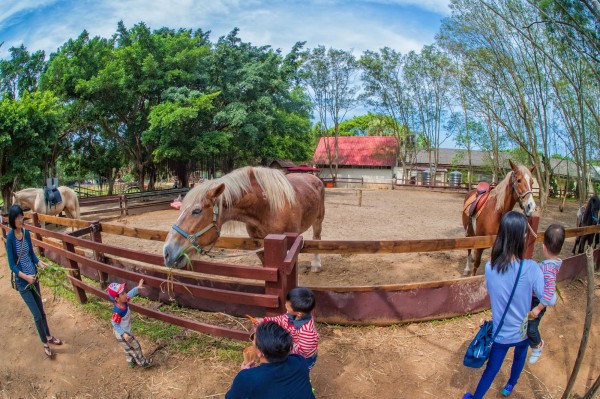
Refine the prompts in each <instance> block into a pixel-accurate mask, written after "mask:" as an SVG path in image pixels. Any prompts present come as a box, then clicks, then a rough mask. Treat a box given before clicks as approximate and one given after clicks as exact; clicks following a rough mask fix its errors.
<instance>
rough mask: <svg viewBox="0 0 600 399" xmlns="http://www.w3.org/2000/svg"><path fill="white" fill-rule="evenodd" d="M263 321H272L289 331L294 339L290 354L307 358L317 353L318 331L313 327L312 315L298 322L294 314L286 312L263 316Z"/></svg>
mask: <svg viewBox="0 0 600 399" xmlns="http://www.w3.org/2000/svg"><path fill="white" fill-rule="evenodd" d="M263 321H274V322H275V323H277V324H279V325H280V326H281V327H283V328H284V329H285V330H286V331H288V332H289V333H290V335H291V336H292V339H293V341H294V347H293V348H292V351H291V352H290V353H291V354H297V355H302V356H304V357H305V358H309V357H311V356H314V355H315V354H316V353H317V348H318V346H319V333H318V332H317V329H316V328H315V321H314V320H313V318H312V316H310V315H309V317H307V318H306V321H305V322H304V323H298V322H299V321H300V320H297V319H294V316H292V315H290V314H288V313H286V314H283V315H281V316H275V317H265V318H264V319H263ZM294 321H295V323H294ZM299 324H301V325H299Z"/></svg>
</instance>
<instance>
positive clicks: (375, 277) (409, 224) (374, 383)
mask: <svg viewBox="0 0 600 399" xmlns="http://www.w3.org/2000/svg"><path fill="white" fill-rule="evenodd" d="M462 197H463V195H461V194H457V193H436V192H429V191H408V190H395V191H383V190H382V191H377V190H376V191H363V196H362V206H361V207H359V206H358V193H357V192H355V191H352V190H328V192H327V199H326V216H325V223H324V228H323V239H360V240H392V239H396V240H397V239H425V238H436V237H439V238H449V237H462V236H463V235H464V234H463V229H462V226H461V219H460V210H461V209H462ZM577 206H578V204H575V203H567V207H566V209H565V212H564V213H561V212H559V211H558V202H552V203H550V205H549V207H548V209H547V210H546V211H545V212H544V214H543V215H542V216H541V219H540V227H539V230H543V229H545V227H547V226H548V225H549V224H550V223H552V222H560V223H563V224H564V225H565V226H566V227H574V225H575V212H576V209H577ZM176 217H177V211H174V210H162V211H157V212H152V213H146V214H141V215H136V216H130V217H128V218H120V219H117V220H114V221H112V223H121V224H125V225H127V226H130V227H145V228H154V229H164V230H166V229H168V228H169V226H170V225H171V224H173V222H174V221H175V219H176ZM225 234H227V235H244V230H243V229H241V228H240V227H239V226H236V225H233V226H232V227H231V228H230V229H229V230H228V231H227V230H226V233H225ZM305 236H306V238H310V237H311V235H310V231H309V232H307V234H306V235H305ZM103 241H104V242H107V243H119V245H123V246H127V247H131V248H137V249H143V250H146V251H152V252H154V251H156V252H160V250H161V244H160V243H156V242H152V241H141V240H135V239H126V238H122V237H111V236H108V235H105V236H103ZM572 245H573V241H572V240H568V241H567V242H566V243H565V247H564V250H563V257H566V256H568V254H569V253H570V250H571V248H572ZM539 252H540V251H539V250H536V259H538V260H540V256H541V255H540V254H539ZM465 255H466V254H465V253H464V251H454V252H447V253H432V254H402V255H377V256H375V255H352V256H347V255H343V254H342V255H326V256H323V272H321V273H319V274H312V273H309V272H303V273H301V275H300V284H301V285H309V286H317V285H371V284H393V283H402V282H414V281H429V280H438V279H448V278H460V276H461V274H462V270H463V268H464V263H465ZM487 256H488V255H487V254H484V259H487ZM310 259H311V257H310V256H308V255H302V256H301V263H302V264H303V265H305V266H306V265H308V264H309V262H310ZM241 261H242V262H244V263H252V262H256V263H257V262H258V261H257V260H256V259H255V258H254V257H249V258H244V259H243V260H241ZM0 263H2V266H0V270H1V272H0V284H4V285H3V287H4V289H3V290H1V291H0V298H1V300H2V303H3V306H2V307H0V318H1V320H3V323H2V324H1V325H0V331H1V336H2V340H3V345H2V350H1V351H0V397H3V398H87V397H91V398H95V397H112V398H187V397H194V398H222V397H224V394H225V392H226V391H227V390H228V388H229V386H230V384H231V381H232V380H233V377H234V376H235V374H236V373H237V371H238V368H239V362H240V361H241V354H240V355H239V357H236V358H232V359H227V358H224V357H223V356H219V353H220V352H221V351H222V349H223V348H224V347H227V346H228V343H227V341H224V340H219V339H214V340H212V341H211V340H209V342H210V345H209V346H208V347H207V348H205V350H201V351H198V352H197V353H181V352H179V351H177V350H176V349H175V345H171V344H170V343H166V346H163V345H164V344H165V343H161V342H158V341H154V340H151V339H150V338H148V337H146V336H143V335H140V336H139V337H138V338H139V340H140V342H141V344H142V348H144V350H145V351H146V352H148V351H153V350H154V349H156V348H159V349H158V350H157V351H156V352H155V353H154V355H153V356H154V358H155V361H156V362H157V364H158V365H157V366H156V367H154V368H152V369H148V370H140V369H128V368H127V367H126V365H125V361H124V356H123V354H122V350H121V348H120V347H119V345H118V344H117V343H116V342H115V340H114V337H113V335H112V331H111V326H110V322H109V320H102V319H98V318H95V317H93V316H90V315H89V314H88V313H86V312H85V311H83V310H82V309H81V307H80V306H78V305H76V304H74V303H72V302H70V301H69V300H67V299H64V298H60V297H54V296H53V294H52V292H50V291H49V290H48V289H46V288H44V289H43V290H42V295H43V297H44V298H45V299H46V303H45V308H46V313H47V315H48V320H49V325H50V328H51V330H52V332H53V334H55V335H56V336H58V337H60V338H61V339H63V340H64V342H65V344H64V345H62V346H60V347H55V352H56V355H55V358H54V359H52V360H49V359H47V358H46V357H45V356H44V353H43V351H42V346H41V344H40V343H39V341H38V338H37V334H36V332H35V328H34V325H33V321H32V319H31V315H30V313H29V311H28V310H27V309H26V307H25V306H24V304H23V302H22V300H21V298H20V296H19V294H18V293H17V292H16V291H14V290H12V289H10V286H9V284H8V273H7V270H8V267H7V266H6V257H5V255H4V254H3V253H2V255H1V256H0ZM560 289H561V293H562V297H563V298H564V302H559V304H558V306H556V307H555V308H553V309H549V310H548V312H547V313H546V316H545V317H544V320H543V322H542V323H541V332H542V335H543V337H544V339H545V341H546V349H545V350H544V352H543V355H542V358H541V360H540V361H539V362H538V363H537V364H536V365H534V366H529V365H527V366H526V368H525V371H524V372H523V374H522V377H521V379H520V381H519V384H518V385H517V386H516V388H515V391H514V392H513V395H512V396H511V397H515V398H522V399H524V398H535V399H542V398H543V399H549V398H560V397H561V395H562V392H563V391H564V388H565V386H566V385H567V382H568V377H569V375H570V373H571V371H572V369H573V365H574V361H575V359H576V357H577V352H578V350H579V342H580V339H581V334H582V330H583V321H584V317H585V301H586V294H585V281H581V280H576V281H573V282H568V283H563V284H561V285H560ZM594 299H595V301H596V306H595V307H594V314H593V317H594V323H593V328H592V333H591V336H590V339H589V341H588V347H587V351H586V356H585V359H584V362H583V365H582V368H581V370H580V372H579V378H578V380H577V381H576V384H575V389H574V393H576V394H577V395H583V393H584V392H585V391H586V390H587V389H588V388H589V386H590V385H591V384H592V383H593V382H594V381H595V379H596V378H597V376H598V374H599V373H600V361H599V359H598V357H599V356H598V353H599V352H598V349H599V347H600V337H599V334H600V332H599V331H598V326H600V323H598V319H599V317H600V307H599V306H598V305H597V302H598V300H600V289H599V288H598V287H596V290H595V293H594ZM105 306H107V307H108V306H109V304H108V302H106V305H105ZM317 306H318V305H317ZM135 317H140V316H139V315H134V318H135ZM484 317H489V314H488V312H484V313H482V314H476V315H471V316H465V317H460V318H455V319H452V320H442V321H433V322H425V323H409V324H403V325H395V326H390V327H340V326H335V325H326V324H319V325H318V329H319V332H320V334H321V344H320V348H319V359H318V361H317V364H316V366H315V368H314V370H313V372H312V376H311V378H312V382H313V385H314V387H315V389H316V396H317V398H375V397H377V398H382V399H388V398H389V399H392V398H393V399H397V398H460V397H462V395H463V393H464V392H465V391H467V390H473V389H474V387H475V386H476V384H477V381H478V379H479V376H480V375H481V371H482V370H473V369H468V368H465V367H464V366H462V356H463V355H464V352H465V350H466V347H467V345H468V343H469V341H470V339H471V338H472V337H473V336H474V334H475V331H476V329H477V328H478V325H479V322H480V320H481V319H483V318H484ZM317 321H318V320H317ZM134 333H135V331H134ZM193 334H196V333H191V335H193ZM510 361H512V355H511V354H510V353H509V355H508V357H507V360H506V363H505V364H504V366H503V368H502V370H501V372H500V373H499V375H498V377H497V378H496V380H495V382H494V384H493V385H492V388H491V390H490V392H489V393H488V395H487V397H489V398H499V397H501V395H500V390H501V389H502V387H503V385H504V383H505V382H506V380H507V378H508V374H509V369H510V364H509V362H510Z"/></svg>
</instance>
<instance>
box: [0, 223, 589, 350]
mask: <svg viewBox="0 0 600 399" xmlns="http://www.w3.org/2000/svg"><path fill="white" fill-rule="evenodd" d="M31 218H32V220H33V223H34V225H29V227H28V228H29V229H31V231H32V233H33V235H34V244H35V245H36V246H38V248H39V250H40V251H41V252H45V255H46V256H48V257H49V258H50V259H51V260H53V261H56V262H58V263H61V264H63V265H65V266H67V267H69V268H70V272H69V279H70V281H71V282H72V284H73V289H74V291H75V295H76V297H77V298H78V300H80V301H81V302H85V301H86V300H87V296H86V293H92V294H94V295H97V296H99V297H102V298H105V299H108V298H107V296H106V295H105V294H104V292H103V291H102V290H101V289H100V288H97V287H95V286H93V285H90V284H87V283H85V282H83V281H82V280H81V274H83V275H85V276H87V277H90V278H93V279H94V280H96V281H98V282H99V284H100V286H101V288H105V287H106V285H107V284H108V282H109V281H115V280H116V281H123V280H125V281H128V282H131V283H134V284H135V283H136V282H137V281H138V280H139V278H142V277H143V278H144V279H145V280H146V282H147V285H148V291H149V293H148V295H147V296H148V297H149V298H150V299H153V300H161V301H163V302H169V301H171V300H172V299H174V300H176V301H177V302H178V303H179V304H180V305H181V306H187V307H192V308H197V309H202V310H208V311H219V312H226V313H229V314H233V315H236V316H243V315H244V314H246V313H248V314H255V315H262V314H266V315H273V314H280V313H282V312H284V304H285V295H286V293H287V292H288V290H289V289H291V288H292V287H295V286H297V285H298V279H297V268H298V267H297V263H298V256H299V253H301V252H303V253H343V254H348V253H356V254H360V253H362V254H375V253H404V252H431V251H440V250H464V249H467V248H487V247H490V246H491V245H492V243H493V240H494V237H493V236H487V237H471V238H456V239H441V240H437V239H433V240H408V241H405V240H402V241H400V240H398V241H394V240H392V241H373V242H370V241H339V240H328V241H325V240H323V241H317V240H312V241H303V240H302V236H298V235H294V234H287V235H270V236H268V237H267V238H266V239H265V240H256V239H250V238H233V237H222V238H220V239H219V240H218V242H217V244H216V246H219V247H224V248H235V249H240V248H244V249H255V248H260V247H261V246H263V247H264V259H265V262H264V266H263V267H256V266H249V265H233V264H226V263H214V262H203V261H199V260H194V261H192V263H191V270H172V269H167V268H165V267H163V266H162V257H161V256H160V255H157V254H150V253H145V252H140V251H135V250H132V249H127V248H123V247H119V246H114V245H107V244H104V243H102V235H103V234H120V235H126V236H129V237H136V238H140V239H148V240H159V241H163V240H164V239H165V237H166V234H167V233H166V232H164V231H153V230H149V229H132V228H128V227H124V226H116V225H111V224H109V223H99V222H89V221H84V220H72V219H67V218H58V217H54V216H47V215H39V214H32V215H31ZM42 221H43V222H51V223H57V224H63V225H66V226H71V227H75V228H77V229H78V230H76V231H74V232H70V233H61V232H56V231H49V230H45V229H42V228H41V227H39V226H40V225H41V222H42ZM532 226H534V229H536V227H537V224H532ZM1 228H2V232H3V234H4V235H6V232H7V231H8V230H9V227H8V226H7V221H6V218H4V219H3V223H2V225H1ZM597 232H600V226H588V227H580V228H572V229H567V230H566V236H567V237H574V236H578V235H584V234H592V233H597ZM88 237H89V238H88ZM542 240H543V233H542V232H540V233H538V237H537V240H536V241H537V242H541V241H542ZM529 248H530V249H531V250H532V249H533V244H532V243H531V242H530V247H529ZM599 258H600V257H599V256H598V251H596V258H595V259H596V264H598V261H599ZM583 270H585V256H584V255H579V256H574V257H570V258H567V259H564V260H563V266H562V267H561V271H560V274H559V279H558V281H561V280H564V279H567V278H574V277H576V276H578V275H579V274H580V273H581V271H583ZM175 276H176V277H177V281H173V277H175ZM164 287H171V288H169V289H168V290H167V292H166V293H165V292H164V290H161V288H164ZM310 288H311V289H312V290H313V291H314V292H315V295H316V297H317V301H318V303H319V306H318V308H317V309H316V310H315V317H316V318H317V320H319V321H324V322H330V323H340V324H379V325H387V324H392V323H398V322H406V321H422V320H431V319H439V318H445V317H454V316H458V315H461V314H465V313H471V312H478V311H481V310H484V309H487V308H489V299H488V297H487V291H486V289H485V280H484V278H483V276H476V277H469V278H460V279H453V280H447V281H430V282H420V283H411V284H390V285H380V286H374V287H369V286H359V287H328V286H319V287H310ZM144 312H146V313H144ZM140 313H144V314H148V315H151V317H156V318H158V319H160V320H164V321H167V322H173V324H177V325H181V326H184V327H187V328H191V329H194V330H196V331H201V332H207V333H211V334H214V335H218V336H225V337H229V338H233V339H247V337H248V332H247V331H244V330H236V329H233V330H232V329H229V328H225V327H219V326H211V325H205V324H202V323H198V324H194V322H191V321H189V323H190V324H186V323H188V321H185V320H183V319H177V318H172V317H174V316H170V315H167V314H165V313H162V312H157V311H152V310H151V309H140Z"/></svg>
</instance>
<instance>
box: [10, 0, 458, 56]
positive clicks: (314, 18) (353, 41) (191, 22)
mask: <svg viewBox="0 0 600 399" xmlns="http://www.w3.org/2000/svg"><path fill="white" fill-rule="evenodd" d="M448 4H449V0H363V1H342V0H339V1H338V0H304V1H301V0H300V1H296V0H269V1H259V0H161V1H156V0H3V1H2V7H1V8H0V43H1V42H3V41H4V45H3V46H2V47H0V58H7V57H8V49H9V48H10V47H11V46H19V45H21V44H24V45H25V47H27V49H28V50H29V51H30V52H32V51H35V50H44V51H46V56H48V55H49V54H50V53H51V52H53V51H56V49H57V48H58V47H59V46H60V45H62V44H63V43H64V42H65V41H66V40H68V39H69V38H75V37H77V36H78V35H79V34H80V33H81V32H82V31H83V30H84V29H85V30H87V31H88V32H89V33H90V34H91V35H92V36H102V37H110V36H111V35H112V34H113V33H114V32H115V30H116V26H117V22H118V21H119V20H123V22H124V23H125V25H126V26H127V27H128V28H129V27H131V26H133V25H134V24H136V23H138V22H140V21H143V22H145V23H146V24H147V25H148V26H149V27H150V28H151V29H158V28H161V27H163V26H166V27H169V28H173V29H177V28H192V29H197V28H201V29H202V30H204V31H211V35H210V40H211V41H212V42H216V41H217V40H218V38H219V37H220V36H223V35H226V34H227V33H229V32H230V31H231V30H232V29H233V28H235V27H238V28H239V29H240V32H239V37H240V38H241V39H242V40H243V41H246V42H251V43H252V44H253V45H257V46H262V45H270V46H272V47H274V48H280V49H282V51H283V52H284V53H287V52H288V51H289V50H290V49H291V47H292V45H293V44H294V43H296V42H297V41H306V42H307V43H306V47H307V48H314V47H316V46H318V45H324V46H325V47H328V48H329V47H333V48H336V49H342V50H353V52H354V54H355V55H356V56H359V55H360V54H362V52H363V51H365V50H378V49H380V48H382V47H386V46H387V47H391V48H394V49H396V50H398V51H401V52H403V53H405V52H408V51H410V50H415V51H419V50H420V49H421V48H422V47H423V45H425V44H431V43H432V42H433V37H434V35H435V34H436V33H437V31H438V29H439V26H440V20H441V19H442V18H444V17H446V16H447V15H448V14H449V12H450V10H449V7H448Z"/></svg>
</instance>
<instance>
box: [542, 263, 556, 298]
mask: <svg viewBox="0 0 600 399" xmlns="http://www.w3.org/2000/svg"><path fill="white" fill-rule="evenodd" d="M542 272H543V273H544V295H542V297H541V298H540V302H541V304H544V305H547V306H554V305H555V304H556V273H557V269H556V267H554V264H552V263H546V264H542Z"/></svg>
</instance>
